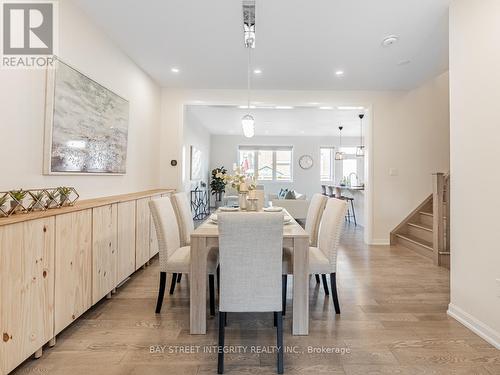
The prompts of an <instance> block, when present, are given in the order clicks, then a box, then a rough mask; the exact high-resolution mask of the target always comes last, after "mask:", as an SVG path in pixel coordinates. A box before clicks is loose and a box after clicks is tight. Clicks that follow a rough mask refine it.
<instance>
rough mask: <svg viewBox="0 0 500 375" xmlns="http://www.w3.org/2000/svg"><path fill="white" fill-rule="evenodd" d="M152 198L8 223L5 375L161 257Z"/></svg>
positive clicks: (0, 356)
mask: <svg viewBox="0 0 500 375" xmlns="http://www.w3.org/2000/svg"><path fill="white" fill-rule="evenodd" d="M172 192H173V190H150V191H145V192H140V193H133V194H125V195H118V196H112V197H105V198H99V199H89V200H83V201H80V202H77V203H76V204H75V205H74V206H71V207H64V208H61V209H53V210H47V211H42V212H37V213H30V214H24V215H15V216H11V217H8V218H0V334H1V336H2V339H1V341H0V374H1V375H5V374H8V373H9V372H11V371H12V370H13V369H15V368H16V367H17V366H18V365H19V364H21V363H22V362H23V361H24V360H25V359H27V358H28V357H30V356H31V355H32V354H33V353H35V356H39V355H41V353H42V347H43V345H45V344H46V343H48V342H50V343H51V344H55V337H56V335H57V334H58V333H60V332H61V331H62V330H63V329H64V328H66V327H67V326H68V325H70V324H71V323H72V322H73V321H75V320H76V319H77V318H78V317H79V316H81V315H82V314H83V313H84V312H85V311H87V310H88V309H89V308H90V307H91V306H92V305H94V304H96V303H97V302H99V301H100V300H101V299H102V298H103V297H105V296H108V297H109V296H110V295H111V292H112V291H113V290H114V289H115V288H116V287H117V286H118V285H119V284H121V283H122V282H123V281H124V280H126V279H127V278H128V277H129V276H130V275H131V274H132V273H134V272H135V271H136V270H137V269H139V268H141V267H142V266H144V265H145V264H146V263H147V262H148V261H149V260H150V259H151V258H152V257H153V256H155V255H156V254H157V253H158V245H157V241H156V233H155V231H154V226H153V225H152V220H151V214H150V212H149V206H148V202H149V201H150V200H151V199H154V198H157V197H161V196H166V195H169V194H171V193H172Z"/></svg>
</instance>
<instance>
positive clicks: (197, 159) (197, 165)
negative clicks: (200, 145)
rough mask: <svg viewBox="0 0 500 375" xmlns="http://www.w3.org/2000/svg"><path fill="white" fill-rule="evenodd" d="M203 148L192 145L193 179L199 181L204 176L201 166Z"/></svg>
mask: <svg viewBox="0 0 500 375" xmlns="http://www.w3.org/2000/svg"><path fill="white" fill-rule="evenodd" d="M201 157H202V154H201V150H199V149H197V148H196V147H195V146H191V168H190V169H191V180H192V181H197V180H201V179H202V178H203V175H202V166H201Z"/></svg>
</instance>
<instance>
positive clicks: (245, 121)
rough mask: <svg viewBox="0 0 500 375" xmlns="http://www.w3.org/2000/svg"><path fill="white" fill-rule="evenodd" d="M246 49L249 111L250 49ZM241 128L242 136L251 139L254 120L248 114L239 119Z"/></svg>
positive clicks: (248, 105) (248, 104)
mask: <svg viewBox="0 0 500 375" xmlns="http://www.w3.org/2000/svg"><path fill="white" fill-rule="evenodd" d="M247 49H248V66H247V70H248V71H247V109H250V52H251V47H250V46H247ZM241 126H242V128H243V135H244V136H245V137H247V138H252V137H253V136H254V135H255V119H254V118H253V116H252V115H251V114H249V113H247V114H246V115H245V116H243V117H242V118H241Z"/></svg>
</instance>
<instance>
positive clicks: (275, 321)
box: [273, 312, 278, 327]
mask: <svg viewBox="0 0 500 375" xmlns="http://www.w3.org/2000/svg"><path fill="white" fill-rule="evenodd" d="M277 315H278V313H277V312H274V313H273V327H277V326H278V317H277Z"/></svg>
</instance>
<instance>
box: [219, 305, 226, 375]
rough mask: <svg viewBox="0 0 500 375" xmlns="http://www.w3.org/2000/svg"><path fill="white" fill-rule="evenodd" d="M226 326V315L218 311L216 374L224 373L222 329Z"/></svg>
mask: <svg viewBox="0 0 500 375" xmlns="http://www.w3.org/2000/svg"><path fill="white" fill-rule="evenodd" d="M225 326H226V313H225V312H222V311H219V348H218V351H219V353H218V357H217V374H223V373H224V328H225Z"/></svg>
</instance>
